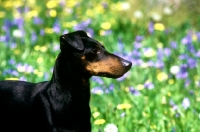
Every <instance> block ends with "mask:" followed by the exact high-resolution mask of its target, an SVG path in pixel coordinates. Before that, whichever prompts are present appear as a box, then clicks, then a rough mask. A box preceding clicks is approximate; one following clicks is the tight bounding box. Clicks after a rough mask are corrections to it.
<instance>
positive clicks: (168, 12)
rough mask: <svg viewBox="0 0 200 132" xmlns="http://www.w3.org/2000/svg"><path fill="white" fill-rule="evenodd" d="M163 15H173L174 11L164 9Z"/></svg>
mask: <svg viewBox="0 0 200 132" xmlns="http://www.w3.org/2000/svg"><path fill="white" fill-rule="evenodd" d="M163 13H164V14H166V15H171V14H172V13H173V11H172V9H171V8H170V7H164V8H163Z"/></svg>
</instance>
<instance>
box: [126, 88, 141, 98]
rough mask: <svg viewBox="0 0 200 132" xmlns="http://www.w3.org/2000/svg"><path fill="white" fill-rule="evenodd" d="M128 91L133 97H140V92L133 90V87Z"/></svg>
mask: <svg viewBox="0 0 200 132" xmlns="http://www.w3.org/2000/svg"><path fill="white" fill-rule="evenodd" d="M128 91H130V92H131V93H132V94H133V95H135V96H139V95H140V92H139V91H138V90H136V89H135V88H133V87H130V88H129V89H128Z"/></svg>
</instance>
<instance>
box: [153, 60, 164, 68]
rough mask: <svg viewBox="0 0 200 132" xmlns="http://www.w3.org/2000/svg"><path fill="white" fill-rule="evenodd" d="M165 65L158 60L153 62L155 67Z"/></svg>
mask: <svg viewBox="0 0 200 132" xmlns="http://www.w3.org/2000/svg"><path fill="white" fill-rule="evenodd" d="M164 66H165V64H164V62H162V61H160V60H158V61H156V62H155V67H156V68H163V67H164Z"/></svg>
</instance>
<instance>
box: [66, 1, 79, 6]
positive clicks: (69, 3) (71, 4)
mask: <svg viewBox="0 0 200 132" xmlns="http://www.w3.org/2000/svg"><path fill="white" fill-rule="evenodd" d="M77 2H78V1H77V0H67V1H66V6H67V7H74V6H75V5H76V4H77Z"/></svg>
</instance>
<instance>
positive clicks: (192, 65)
mask: <svg viewBox="0 0 200 132" xmlns="http://www.w3.org/2000/svg"><path fill="white" fill-rule="evenodd" d="M187 63H188V67H189V68H190V69H193V68H195V67H197V62H196V60H195V59H194V58H189V59H188V60H187Z"/></svg>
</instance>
